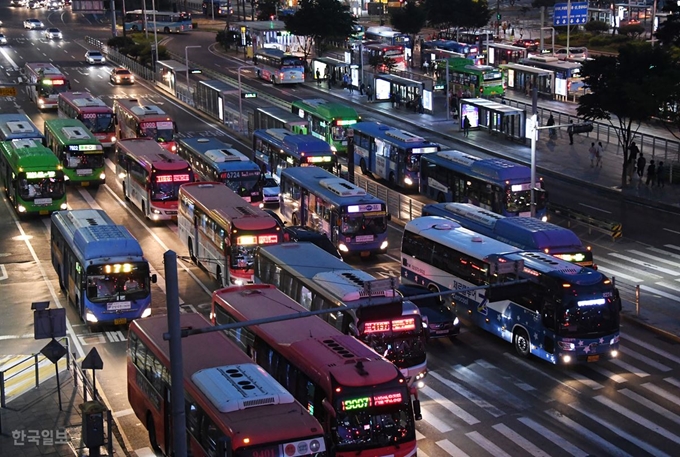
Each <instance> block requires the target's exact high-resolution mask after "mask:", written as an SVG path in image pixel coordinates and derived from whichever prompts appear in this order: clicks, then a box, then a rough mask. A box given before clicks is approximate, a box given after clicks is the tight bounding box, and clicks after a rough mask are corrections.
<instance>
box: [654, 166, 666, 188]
mask: <svg viewBox="0 0 680 457" xmlns="http://www.w3.org/2000/svg"><path fill="white" fill-rule="evenodd" d="M665 171H666V170H664V168H663V162H659V165H657V166H656V187H664V186H665V185H666V183H665V178H666V177H665V176H664V175H663V174H664V172H665Z"/></svg>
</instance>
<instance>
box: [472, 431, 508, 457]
mask: <svg viewBox="0 0 680 457" xmlns="http://www.w3.org/2000/svg"><path fill="white" fill-rule="evenodd" d="M465 436H467V437H468V438H470V439H471V440H472V441H474V442H475V443H477V445H478V446H479V447H481V448H482V449H484V450H485V451H486V452H488V453H489V454H491V455H493V456H494V457H511V456H510V454H508V453H507V452H505V451H504V450H502V449H501V448H499V447H498V446H496V445H495V444H494V443H492V442H491V441H490V440H488V439H486V438H485V437H484V436H482V434H481V433H479V432H470V433H466V434H465Z"/></svg>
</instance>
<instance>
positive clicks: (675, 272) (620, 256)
mask: <svg viewBox="0 0 680 457" xmlns="http://www.w3.org/2000/svg"><path fill="white" fill-rule="evenodd" d="M609 255H610V256H611V257H616V258H617V259H621V260H626V261H628V262H631V263H633V264H635V265H640V266H643V267H645V268H650V269H652V270H656V271H660V272H661V273H664V274H667V275H671V276H678V275H680V271H678V270H671V269H670V268H664V267H660V266H658V265H654V264H653V263H648V262H645V261H644V260H640V259H636V258H635V257H628V256H627V255H623V254H619V253H618V252H610V253H609Z"/></svg>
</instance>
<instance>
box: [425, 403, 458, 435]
mask: <svg viewBox="0 0 680 457" xmlns="http://www.w3.org/2000/svg"><path fill="white" fill-rule="evenodd" d="M420 409H421V410H422V414H423V420H424V421H426V422H427V423H428V424H430V425H431V426H433V427H434V428H436V429H437V430H438V431H439V433H446V432H450V431H451V430H453V428H452V427H451V426H450V425H449V424H447V423H446V422H445V421H443V420H442V419H439V417H438V416H439V415H438V414H435V413H434V412H433V411H432V410H431V409H430V408H429V407H428V406H422V405H421V407H420Z"/></svg>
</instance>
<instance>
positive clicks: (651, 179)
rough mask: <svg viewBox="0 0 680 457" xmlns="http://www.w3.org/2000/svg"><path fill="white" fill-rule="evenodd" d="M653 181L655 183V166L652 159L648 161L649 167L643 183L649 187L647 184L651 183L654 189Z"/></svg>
mask: <svg viewBox="0 0 680 457" xmlns="http://www.w3.org/2000/svg"><path fill="white" fill-rule="evenodd" d="M654 181H656V165H654V159H652V160H650V161H649V166H648V167H647V181H645V185H646V186H649V183H650V182H651V183H652V187H654Z"/></svg>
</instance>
